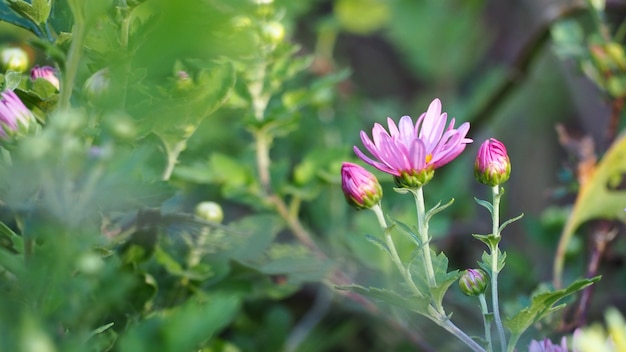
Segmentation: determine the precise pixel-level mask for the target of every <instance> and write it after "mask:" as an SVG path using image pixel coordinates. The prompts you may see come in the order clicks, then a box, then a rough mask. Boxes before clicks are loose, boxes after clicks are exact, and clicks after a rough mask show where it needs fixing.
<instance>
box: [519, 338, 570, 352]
mask: <svg viewBox="0 0 626 352" xmlns="http://www.w3.org/2000/svg"><path fill="white" fill-rule="evenodd" d="M528 352H568V350H567V340H566V339H565V337H563V338H562V339H561V344H559V345H557V344H555V343H552V341H550V340H549V339H547V338H546V339H543V340H540V341H537V340H532V341H531V342H530V345H528Z"/></svg>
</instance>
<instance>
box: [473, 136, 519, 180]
mask: <svg viewBox="0 0 626 352" xmlns="http://www.w3.org/2000/svg"><path fill="white" fill-rule="evenodd" d="M510 175H511V161H510V160H509V156H508V154H507V152H506V147H505V146H504V144H502V142H500V141H499V140H497V139H495V138H490V139H488V140H486V141H485V142H483V144H482V145H481V146H480V149H478V155H477V156H476V162H475V163H474V176H475V177H476V180H477V181H478V182H480V183H483V184H486V185H489V186H492V187H493V186H497V185H500V184H503V183H504V182H506V181H507V180H508V179H509V176H510Z"/></svg>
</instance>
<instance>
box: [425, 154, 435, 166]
mask: <svg viewBox="0 0 626 352" xmlns="http://www.w3.org/2000/svg"><path fill="white" fill-rule="evenodd" d="M431 160H433V155H432V154H428V155H426V164H428V163H429V162H430V161H431Z"/></svg>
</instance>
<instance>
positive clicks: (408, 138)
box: [342, 99, 511, 208]
mask: <svg viewBox="0 0 626 352" xmlns="http://www.w3.org/2000/svg"><path fill="white" fill-rule="evenodd" d="M454 124H455V119H454V118H452V119H451V120H450V123H449V124H448V115H447V113H445V112H444V113H442V112H441V102H440V101H439V99H435V100H433V101H432V102H431V103H430V106H429V107H428V110H427V111H426V112H425V113H423V114H422V115H421V116H420V117H419V118H418V119H417V121H416V122H415V124H414V123H413V120H412V119H411V117H410V116H403V117H402V118H401V119H400V121H399V123H398V124H397V125H396V123H395V122H394V121H393V120H392V119H391V118H387V126H388V130H385V128H384V127H383V126H382V125H380V124H378V123H376V124H374V128H373V129H372V138H370V137H369V136H368V135H367V133H366V132H365V131H361V141H363V145H364V146H365V149H366V150H367V151H368V152H369V153H370V154H371V155H372V157H369V156H368V155H366V154H365V153H364V152H362V151H361V150H360V149H359V148H358V147H356V146H354V148H353V149H354V153H355V154H356V155H357V156H358V157H359V158H360V159H361V160H363V161H364V162H365V163H367V164H369V165H371V166H373V167H375V168H377V169H378V170H380V171H382V172H385V173H388V174H391V175H393V176H394V180H395V182H396V184H397V185H398V186H399V187H405V188H416V187H422V186H423V185H425V184H426V183H428V182H429V181H430V180H431V179H432V177H433V176H434V172H435V169H437V168H440V167H441V166H443V165H446V164H447V163H449V162H451V161H452V160H454V159H455V158H456V157H457V156H459V154H461V152H463V150H465V147H466V146H467V144H468V143H471V142H472V140H471V139H470V138H467V133H468V132H469V127H470V125H469V123H468V122H464V123H462V124H461V125H460V126H459V127H458V128H455V127H454ZM446 125H447V127H446ZM347 165H348V166H346V164H344V167H343V168H342V188H343V191H344V193H345V194H346V199H348V202H349V203H350V204H352V205H355V206H356V207H357V208H363V207H368V204H370V203H372V202H371V201H366V202H364V200H365V199H369V198H368V197H367V196H365V194H369V195H371V194H373V193H375V192H374V188H375V187H373V186H372V185H373V184H374V181H375V183H376V184H378V181H377V180H375V177H374V176H373V175H371V174H369V173H368V172H367V171H366V170H364V169H362V168H360V167H359V168H357V165H355V164H351V163H347ZM510 174H511V162H510V160H509V157H508V154H507V151H506V147H505V146H504V144H502V142H500V141H498V140H496V139H494V138H490V139H488V140H486V141H485V142H484V143H483V144H482V145H481V146H480V149H479V151H478V155H477V157H476V161H475V163H474V175H475V177H476V179H477V180H478V182H480V183H484V184H487V185H490V186H495V185H499V184H502V183H504V182H506V181H507V180H508V178H509V176H510ZM357 176H358V177H357ZM380 194H381V195H382V191H381V192H380ZM370 198H371V197H370Z"/></svg>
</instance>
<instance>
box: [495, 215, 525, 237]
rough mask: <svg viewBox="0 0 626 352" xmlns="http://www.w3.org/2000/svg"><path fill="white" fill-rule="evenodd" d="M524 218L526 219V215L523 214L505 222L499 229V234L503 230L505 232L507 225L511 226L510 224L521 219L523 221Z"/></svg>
mask: <svg viewBox="0 0 626 352" xmlns="http://www.w3.org/2000/svg"><path fill="white" fill-rule="evenodd" d="M523 217H524V213H522V214H520V215H518V216H516V217H514V218H512V219H509V220H507V221H505V222H503V223H502V225H500V227H499V228H498V233H499V234H501V233H502V230H504V228H505V227H507V225H509V224H510V223H512V222H515V221H517V220H519V219H521V218H523Z"/></svg>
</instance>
